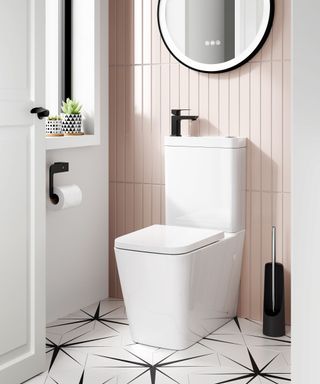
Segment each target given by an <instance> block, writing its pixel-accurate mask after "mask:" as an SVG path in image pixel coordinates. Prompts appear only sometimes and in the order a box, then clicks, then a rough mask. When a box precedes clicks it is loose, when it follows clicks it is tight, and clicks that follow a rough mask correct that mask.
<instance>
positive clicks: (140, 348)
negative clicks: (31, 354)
mask: <svg viewBox="0 0 320 384" xmlns="http://www.w3.org/2000/svg"><path fill="white" fill-rule="evenodd" d="M240 329H241V331H240ZM287 332H288V334H289V332H290V329H288V330H287ZM47 338H48V339H47V352H48V353H47V369H48V370H49V368H50V366H51V369H50V370H49V372H47V373H45V374H43V375H40V376H38V377H36V378H34V379H33V380H31V381H29V382H28V384H57V383H58V384H80V382H81V384H106V383H110V384H128V383H129V382H134V384H153V383H152V380H151V377H155V384H172V383H179V384H218V383H224V382H227V381H228V380H233V381H230V383H233V382H235V383H236V384H247V383H248V382H249V381H250V380H251V381H250V383H251V384H265V383H269V384H270V382H272V381H270V380H267V378H269V379H271V380H273V381H274V382H276V383H284V382H287V381H285V380H284V379H288V378H290V375H289V374H288V373H289V372H290V352H291V351H290V345H291V344H290V338H289V337H287V336H286V337H284V338H280V339H276V338H274V339H273V338H265V337H264V336H263V334H262V326H261V324H259V323H257V322H253V321H249V320H246V319H239V320H237V321H236V320H232V321H230V322H229V323H227V324H226V325H224V326H223V327H221V328H220V329H218V330H217V331H216V332H213V333H212V334H211V335H209V336H208V337H207V338H205V339H202V340H201V341H200V342H199V343H196V344H195V345H193V346H192V347H190V348H188V349H186V350H183V351H170V350H165V349H161V348H153V347H148V346H144V345H141V344H135V343H134V342H133V341H132V338H131V334H130V328H129V326H128V320H127V318H126V311H125V308H124V305H123V302H122V301H121V300H104V301H101V302H100V303H96V304H93V305H91V306H89V307H87V308H85V309H83V310H80V311H77V312H75V313H74V314H72V315H70V316H66V317H65V318H63V319H60V320H58V321H56V322H55V323H52V324H50V326H49V327H48V329H47ZM255 367H256V368H255ZM254 369H256V370H258V371H259V370H260V376H256V374H255V373H254V372H255V371H254ZM263 376H265V377H263Z"/></svg>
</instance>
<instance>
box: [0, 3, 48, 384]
mask: <svg viewBox="0 0 320 384" xmlns="http://www.w3.org/2000/svg"><path fill="white" fill-rule="evenodd" d="M44 7H45V1H44V0H0V383H1V384H19V383H22V382H24V381H25V380H27V379H29V378H31V377H33V376H35V375H37V374H39V373H40V372H41V371H42V370H43V369H44V365H45V292H44V282H45V268H44V267H45V265H44V262H45V244H44V242H45V240H44V239H45V144H44V123H43V120H39V119H38V118H37V116H36V115H31V114H30V110H31V108H33V107H35V106H41V107H43V106H44V104H43V103H44V101H45V100H44V97H45V86H44V73H45V61H44V57H45V55H44V52H45V50H44V48H45V47H44V38H45V8H44Z"/></svg>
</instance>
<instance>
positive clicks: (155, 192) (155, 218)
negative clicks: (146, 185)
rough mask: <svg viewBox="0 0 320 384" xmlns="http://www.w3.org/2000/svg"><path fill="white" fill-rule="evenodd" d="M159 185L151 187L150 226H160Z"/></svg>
mask: <svg viewBox="0 0 320 384" xmlns="http://www.w3.org/2000/svg"><path fill="white" fill-rule="evenodd" d="M161 188H162V186H161V185H152V224H161Z"/></svg>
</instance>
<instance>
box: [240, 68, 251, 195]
mask: <svg viewBox="0 0 320 384" xmlns="http://www.w3.org/2000/svg"><path fill="white" fill-rule="evenodd" d="M240 136H241V137H247V138H248V139H250V64H246V65H244V66H243V67H241V68H240ZM250 188H251V143H250V140H247V189H248V190H250Z"/></svg>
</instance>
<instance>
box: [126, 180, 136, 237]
mask: <svg viewBox="0 0 320 384" xmlns="http://www.w3.org/2000/svg"><path fill="white" fill-rule="evenodd" d="M134 230H135V225H134V184H132V183H126V184H125V233H130V232H133V231H134Z"/></svg>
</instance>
